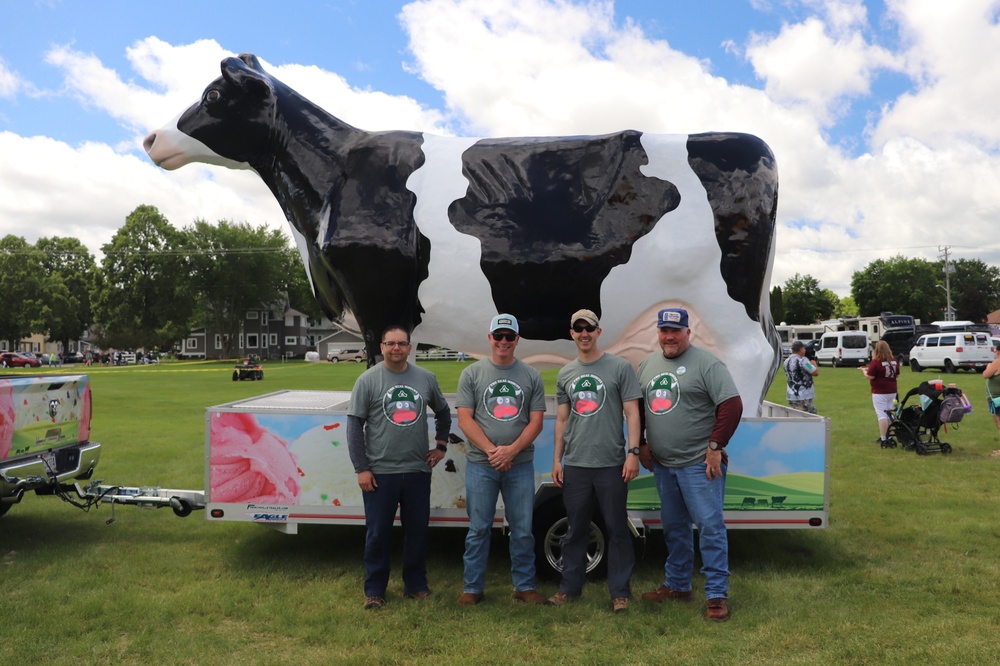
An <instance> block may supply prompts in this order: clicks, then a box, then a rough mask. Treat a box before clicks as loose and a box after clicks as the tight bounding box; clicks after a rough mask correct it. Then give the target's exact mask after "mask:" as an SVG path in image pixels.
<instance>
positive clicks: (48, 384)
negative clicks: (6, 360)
mask: <svg viewBox="0 0 1000 666" xmlns="http://www.w3.org/2000/svg"><path fill="white" fill-rule="evenodd" d="M90 417H91V400H90V378H89V377H87V375H40V376H34V375H16V376H0V516H3V515H4V514H6V513H7V512H8V511H10V509H11V507H13V506H14V505H15V504H17V503H19V502H20V501H21V499H22V498H23V497H24V493H26V492H28V491H32V490H33V491H35V493H36V494H38V495H59V496H60V497H62V498H63V499H64V500H66V501H67V502H69V503H70V504H73V505H74V506H76V507H78V508H81V509H89V508H90V507H91V506H94V505H97V504H100V503H101V502H110V503H111V505H112V519H111V520H114V517H113V510H114V504H115V503H119V504H131V505H135V506H145V507H149V508H160V507H170V508H172V509H173V511H174V513H175V514H177V515H178V516H186V515H188V514H190V513H191V511H193V510H194V509H200V508H204V506H205V498H204V497H205V494H204V493H203V492H202V491H200V490H172V489H163V488H148V487H144V488H130V487H125V486H109V485H101V482H100V481H91V482H90V483H88V484H87V485H86V487H81V486H80V482H83V481H90V480H91V478H92V477H93V476H94V470H95V469H96V468H97V464H98V462H100V459H101V445H100V444H99V443H98V442H92V441H90ZM70 492H73V493H74V494H75V497H74V496H72V495H70ZM108 522H110V521H108Z"/></svg>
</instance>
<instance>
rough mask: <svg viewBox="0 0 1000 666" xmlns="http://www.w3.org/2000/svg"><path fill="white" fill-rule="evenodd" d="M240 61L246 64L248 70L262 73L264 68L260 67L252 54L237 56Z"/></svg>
mask: <svg viewBox="0 0 1000 666" xmlns="http://www.w3.org/2000/svg"><path fill="white" fill-rule="evenodd" d="M239 58H240V60H242V61H243V62H244V63H246V66H247V67H249V68H250V69H253V70H256V71H258V72H263V71H264V68H263V67H261V65H260V61H259V60H257V56H255V55H254V54H252V53H241V54H240V56H239Z"/></svg>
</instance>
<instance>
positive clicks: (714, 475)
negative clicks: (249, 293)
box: [705, 449, 722, 481]
mask: <svg viewBox="0 0 1000 666" xmlns="http://www.w3.org/2000/svg"><path fill="white" fill-rule="evenodd" d="M707 451H708V453H706V454H705V476H707V477H708V479H709V481H714V480H715V479H718V478H719V477H720V476H722V449H719V450H718V451H713V450H712V449H707Z"/></svg>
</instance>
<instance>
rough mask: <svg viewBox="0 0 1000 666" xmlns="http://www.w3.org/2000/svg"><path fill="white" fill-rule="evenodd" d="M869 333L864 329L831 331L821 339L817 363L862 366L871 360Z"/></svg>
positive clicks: (817, 350)
mask: <svg viewBox="0 0 1000 666" xmlns="http://www.w3.org/2000/svg"><path fill="white" fill-rule="evenodd" d="M871 357H872V355H871V350H870V349H869V347H868V334H867V333H865V332H863V331H830V332H828V333H824V334H823V337H821V338H820V339H819V346H818V347H817V348H816V365H823V364H824V363H825V364H829V365H832V366H833V367H835V368H836V367H838V366H841V365H854V366H862V365H865V364H866V363H868V361H870V360H871Z"/></svg>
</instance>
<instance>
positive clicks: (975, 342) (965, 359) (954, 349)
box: [910, 331, 994, 372]
mask: <svg viewBox="0 0 1000 666" xmlns="http://www.w3.org/2000/svg"><path fill="white" fill-rule="evenodd" d="M993 353H994V352H993V340H992V339H991V337H990V334H989V333H978V332H972V331H953V332H950V333H928V334H927V335H922V336H920V338H919V339H918V340H917V342H916V343H915V344H914V345H913V348H912V349H910V369H912V370H913V371H914V372H920V371H921V370H923V369H924V368H941V369H942V370H944V371H945V372H955V371H956V370H958V369H959V368H967V369H969V370H977V371H982V370H983V368H985V367H986V366H987V365H988V364H989V363H990V361H992V360H993Z"/></svg>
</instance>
